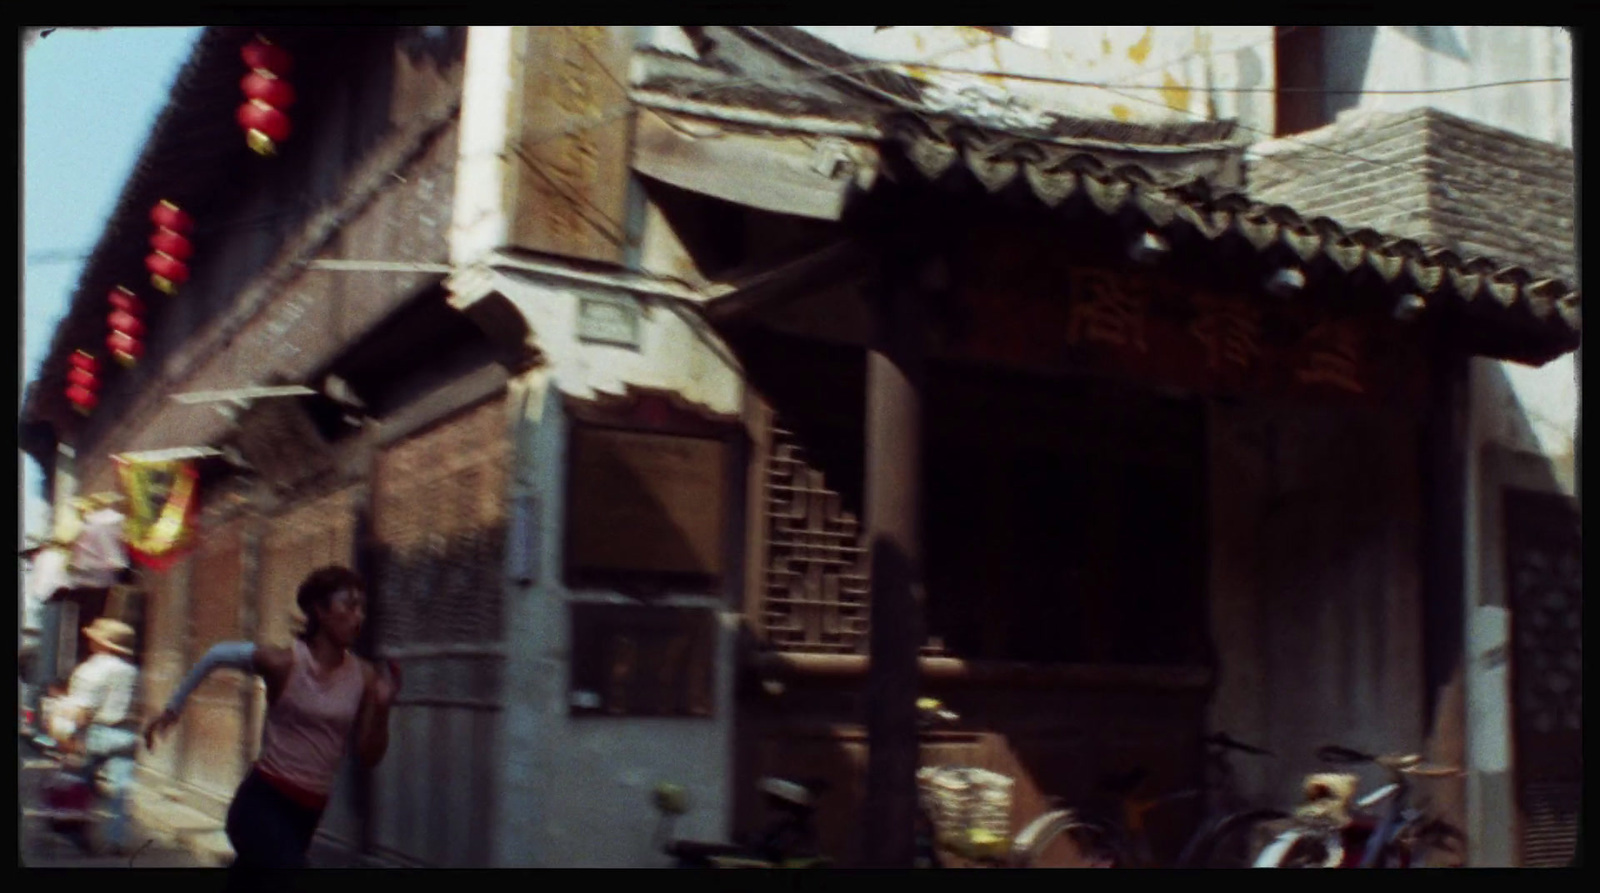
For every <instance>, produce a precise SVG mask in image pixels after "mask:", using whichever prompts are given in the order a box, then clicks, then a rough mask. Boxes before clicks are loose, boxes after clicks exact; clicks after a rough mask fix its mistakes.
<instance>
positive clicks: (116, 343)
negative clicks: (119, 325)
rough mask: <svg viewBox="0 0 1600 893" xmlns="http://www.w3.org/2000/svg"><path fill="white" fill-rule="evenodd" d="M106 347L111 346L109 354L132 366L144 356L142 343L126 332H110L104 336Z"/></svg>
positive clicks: (123, 363)
mask: <svg viewBox="0 0 1600 893" xmlns="http://www.w3.org/2000/svg"><path fill="white" fill-rule="evenodd" d="M106 347H109V348H111V355H112V356H113V357H115V358H116V360H117V362H119V363H121V364H122V365H124V366H132V365H133V364H134V361H136V360H138V359H139V358H140V357H142V356H144V345H143V344H140V343H139V341H138V340H137V339H135V338H134V337H132V336H131V335H129V334H128V333H126V332H112V333H111V334H110V335H109V336H107V337H106Z"/></svg>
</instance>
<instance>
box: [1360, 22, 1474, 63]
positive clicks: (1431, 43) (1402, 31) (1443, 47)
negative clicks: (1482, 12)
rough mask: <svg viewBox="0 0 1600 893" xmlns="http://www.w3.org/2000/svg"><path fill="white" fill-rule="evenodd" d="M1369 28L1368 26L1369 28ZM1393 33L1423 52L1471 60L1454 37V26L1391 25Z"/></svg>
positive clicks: (1465, 48) (1464, 48)
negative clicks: (1429, 51) (1420, 48)
mask: <svg viewBox="0 0 1600 893" xmlns="http://www.w3.org/2000/svg"><path fill="white" fill-rule="evenodd" d="M1369 27H1370V26H1369ZM1391 27H1393V28H1394V30H1395V33H1397V34H1399V35H1401V36H1402V37H1404V38H1406V39H1407V40H1410V41H1412V42H1413V43H1415V44H1417V45H1418V46H1420V47H1422V48H1423V49H1425V50H1432V51H1433V52H1435V53H1439V54H1441V55H1444V56H1449V57H1450V58H1452V59H1459V60H1461V61H1462V62H1466V61H1467V60H1468V59H1470V58H1471V54H1470V53H1468V52H1467V47H1466V45H1465V44H1463V43H1462V42H1461V38H1460V37H1458V36H1457V35H1456V26H1454V25H1393V26H1391Z"/></svg>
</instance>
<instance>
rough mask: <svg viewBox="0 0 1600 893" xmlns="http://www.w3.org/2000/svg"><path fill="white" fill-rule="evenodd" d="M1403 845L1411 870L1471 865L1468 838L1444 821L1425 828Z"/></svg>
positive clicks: (1406, 840)
mask: <svg viewBox="0 0 1600 893" xmlns="http://www.w3.org/2000/svg"><path fill="white" fill-rule="evenodd" d="M1402 846H1404V847H1405V849H1406V855H1407V863H1408V864H1407V867H1409V868H1464V867H1466V864H1467V835H1466V834H1464V833H1462V831H1461V829H1459V828H1457V827H1456V826H1454V825H1452V824H1450V823H1449V822H1446V821H1444V820H1443V819H1435V820H1433V821H1431V822H1428V823H1427V824H1425V825H1423V826H1422V827H1421V828H1419V829H1418V830H1417V831H1416V833H1415V834H1412V835H1408V836H1407V838H1406V839H1405V841H1404V842H1403V843H1402Z"/></svg>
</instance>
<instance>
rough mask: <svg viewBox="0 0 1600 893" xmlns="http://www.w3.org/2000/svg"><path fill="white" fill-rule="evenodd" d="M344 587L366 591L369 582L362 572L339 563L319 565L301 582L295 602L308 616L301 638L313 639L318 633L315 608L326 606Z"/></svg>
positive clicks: (301, 611)
mask: <svg viewBox="0 0 1600 893" xmlns="http://www.w3.org/2000/svg"><path fill="white" fill-rule="evenodd" d="M342 589H354V590H356V591H358V592H365V591H366V589H367V584H366V583H364V582H362V580H361V575H360V574H358V573H356V572H355V571H353V570H351V569H349V568H347V567H342V566H340V565H337V564H334V565H329V566H327V567H319V568H317V569H316V570H314V571H312V572H311V573H310V574H308V575H307V576H306V578H305V581H304V582H302V583H301V584H300V591H299V592H297V593H295V596H294V603H295V604H297V605H299V606H300V613H302V614H304V615H305V616H306V628H305V631H304V632H302V633H301V634H300V638H302V639H304V640H306V641H308V642H309V641H311V637H312V636H315V635H316V634H317V612H316V611H315V610H313V609H314V608H326V607H327V606H328V602H329V601H331V600H332V599H333V594H334V593H335V592H338V591H340V590H342Z"/></svg>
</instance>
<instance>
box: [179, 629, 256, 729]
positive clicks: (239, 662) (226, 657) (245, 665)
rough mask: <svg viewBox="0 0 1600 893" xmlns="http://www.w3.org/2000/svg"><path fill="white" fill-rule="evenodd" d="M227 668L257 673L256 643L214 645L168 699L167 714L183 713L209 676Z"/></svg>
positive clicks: (219, 643) (221, 643)
mask: <svg viewBox="0 0 1600 893" xmlns="http://www.w3.org/2000/svg"><path fill="white" fill-rule="evenodd" d="M225 668H226V669H233V670H243V671H244V672H246V673H252V672H255V669H256V645H255V643H254V642H218V643H217V644H215V645H212V646H211V650H210V651H207V652H206V653H205V656H204V657H202V658H200V662H199V663H197V664H195V665H194V669H192V670H190V671H189V675H187V676H185V677H183V681H182V682H180V683H178V689H177V691H174V692H173V693H172V697H171V698H168V699H167V707H166V710H165V712H167V713H173V714H178V713H182V712H183V704H184V702H185V701H187V700H189V696H190V695H192V694H194V690H195V689H197V688H199V687H200V683H202V682H204V681H205V680H206V677H207V676H210V675H211V674H212V673H214V672H216V671H217V670H221V669H225Z"/></svg>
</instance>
